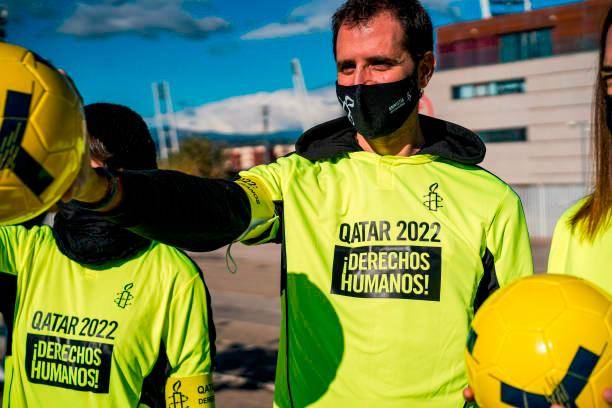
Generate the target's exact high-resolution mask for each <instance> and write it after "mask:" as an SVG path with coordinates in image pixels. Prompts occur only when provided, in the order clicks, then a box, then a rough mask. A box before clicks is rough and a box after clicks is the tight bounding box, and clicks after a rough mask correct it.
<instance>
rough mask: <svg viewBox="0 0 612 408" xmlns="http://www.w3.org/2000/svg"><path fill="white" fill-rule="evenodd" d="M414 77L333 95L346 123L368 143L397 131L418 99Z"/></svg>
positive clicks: (355, 87)
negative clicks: (367, 139)
mask: <svg viewBox="0 0 612 408" xmlns="http://www.w3.org/2000/svg"><path fill="white" fill-rule="evenodd" d="M417 78H418V74H417V71H416V70H415V72H414V74H412V75H409V76H408V77H406V78H404V79H402V80H400V81H396V82H389V83H385V84H375V85H352V86H343V85H339V84H338V83H336V95H337V96H338V100H339V101H340V104H341V105H342V109H344V111H345V112H346V115H347V117H348V120H349V121H350V122H351V124H352V125H353V126H355V128H356V129H357V131H358V132H359V133H360V134H362V135H363V136H365V137H367V138H369V139H376V138H378V137H382V136H387V135H389V134H391V133H393V132H395V131H396V130H397V129H399V128H400V127H401V126H402V125H403V124H404V122H405V121H406V119H408V117H409V116H410V114H411V113H412V112H413V111H414V109H415V108H416V106H417V105H418V103H419V99H421V95H422V92H421V90H420V89H419V85H418V80H417Z"/></svg>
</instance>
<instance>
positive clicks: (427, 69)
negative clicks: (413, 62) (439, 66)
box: [418, 51, 436, 89]
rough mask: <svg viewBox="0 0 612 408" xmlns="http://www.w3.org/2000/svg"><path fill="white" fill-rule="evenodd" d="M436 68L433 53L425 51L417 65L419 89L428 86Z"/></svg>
mask: <svg viewBox="0 0 612 408" xmlns="http://www.w3.org/2000/svg"><path fill="white" fill-rule="evenodd" d="M435 68H436V57H434V54H433V52H431V51H427V52H426V53H425V54H424V55H423V58H421V61H420V63H419V67H418V70H419V88H421V89H423V88H425V87H426V86H427V84H429V81H430V80H431V77H432V76H433V73H434V69H435Z"/></svg>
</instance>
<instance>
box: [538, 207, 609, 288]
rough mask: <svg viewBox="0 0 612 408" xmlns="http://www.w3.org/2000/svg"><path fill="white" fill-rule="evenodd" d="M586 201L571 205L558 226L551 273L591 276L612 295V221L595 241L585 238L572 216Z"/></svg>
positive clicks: (551, 249)
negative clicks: (574, 225)
mask: <svg viewBox="0 0 612 408" xmlns="http://www.w3.org/2000/svg"><path fill="white" fill-rule="evenodd" d="M583 204H584V200H581V201H579V202H578V203H576V204H575V205H573V206H572V207H570V208H569V209H568V210H567V211H565V213H564V214H563V215H562V216H561V218H560V219H559V221H558V222H557V226H556V227H555V232H554V234H553V239H552V243H551V248H550V255H549V257H548V273H560V274H567V275H573V276H578V277H581V278H584V279H587V280H589V281H591V282H593V283H595V284H596V285H598V286H600V287H601V288H603V289H604V290H606V291H607V292H608V293H610V294H612V220H610V219H609V220H607V225H605V228H604V229H603V230H602V231H601V232H600V233H599V234H598V235H597V237H596V238H595V240H594V241H593V242H591V241H589V240H587V239H582V238H581V236H580V230H579V229H576V230H574V231H572V229H571V228H570V225H569V220H570V218H571V217H572V216H573V215H574V214H576V212H577V211H578V210H579V209H580V207H581V206H582V205H583Z"/></svg>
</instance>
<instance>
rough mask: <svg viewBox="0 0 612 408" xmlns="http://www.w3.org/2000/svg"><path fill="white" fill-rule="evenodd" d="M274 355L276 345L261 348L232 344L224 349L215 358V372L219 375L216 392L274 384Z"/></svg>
mask: <svg viewBox="0 0 612 408" xmlns="http://www.w3.org/2000/svg"><path fill="white" fill-rule="evenodd" d="M276 353H277V351H276V345H274V346H271V347H270V348H263V347H249V346H247V345H244V344H240V343H233V344H231V345H230V346H228V347H224V349H223V351H220V352H219V353H218V354H217V357H216V360H217V369H216V372H217V373H218V374H221V378H220V380H217V381H216V384H215V385H216V386H215V388H216V390H217V391H221V390H224V389H229V388H231V389H243V390H255V389H261V388H266V387H269V386H270V384H272V383H274V371H275V369H276Z"/></svg>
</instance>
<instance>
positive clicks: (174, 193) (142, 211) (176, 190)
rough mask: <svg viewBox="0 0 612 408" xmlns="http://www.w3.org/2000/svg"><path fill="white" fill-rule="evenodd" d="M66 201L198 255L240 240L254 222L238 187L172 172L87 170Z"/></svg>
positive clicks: (222, 181)
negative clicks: (92, 209) (114, 173)
mask: <svg viewBox="0 0 612 408" xmlns="http://www.w3.org/2000/svg"><path fill="white" fill-rule="evenodd" d="M65 199H74V200H77V201H79V202H80V203H82V205H83V206H84V207H86V208H87V207H91V208H95V209H96V210H97V211H100V212H101V213H103V214H105V215H106V216H107V218H108V219H109V220H110V221H112V222H114V223H116V224H118V225H120V226H122V227H125V228H128V229H129V230H131V231H133V232H135V233H137V234H139V235H142V236H144V237H146V238H149V239H152V240H156V241H160V242H163V243H166V244H169V245H172V246H176V247H180V248H184V249H187V250H192V251H210V250H214V249H217V248H219V247H222V246H224V245H227V244H229V243H231V242H233V241H235V240H236V239H237V238H238V237H240V236H241V235H242V234H243V233H244V232H245V231H246V229H247V228H248V227H249V224H250V220H251V208H250V204H249V199H248V197H247V195H246V193H245V191H244V190H243V189H242V188H241V187H240V186H239V185H238V184H236V183H234V182H231V181H226V180H217V179H204V178H200V177H194V176H189V175H186V174H183V173H179V172H176V171H169V170H149V171H124V172H121V173H119V174H117V175H113V176H110V175H108V174H106V175H105V174H103V173H101V172H96V171H94V170H93V169H91V168H90V167H89V166H84V169H83V171H82V174H81V175H80V176H79V178H78V180H77V181H76V182H75V184H74V186H73V187H72V189H71V191H69V192H68V194H67V195H66V197H65Z"/></svg>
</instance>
